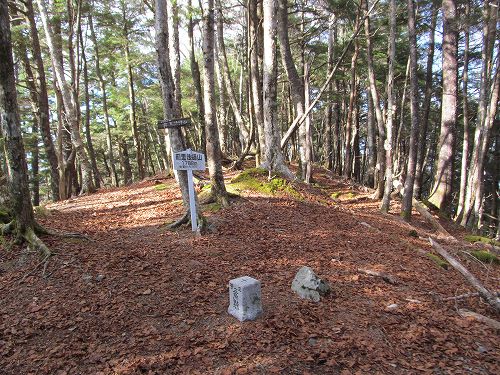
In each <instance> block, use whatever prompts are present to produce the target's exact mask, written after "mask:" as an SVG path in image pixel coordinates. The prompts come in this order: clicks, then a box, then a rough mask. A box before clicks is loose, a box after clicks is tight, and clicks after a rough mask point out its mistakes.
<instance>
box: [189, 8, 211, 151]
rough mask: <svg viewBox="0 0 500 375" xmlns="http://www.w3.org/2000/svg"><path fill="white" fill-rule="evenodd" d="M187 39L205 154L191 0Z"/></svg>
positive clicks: (201, 102)
mask: <svg viewBox="0 0 500 375" xmlns="http://www.w3.org/2000/svg"><path fill="white" fill-rule="evenodd" d="M188 11H189V17H188V37H189V63H190V67H191V76H192V77H193V86H194V94H195V98H196V107H197V109H198V122H199V123H200V128H201V136H200V138H201V139H200V141H201V151H202V152H203V153H204V154H206V153H207V145H206V135H205V126H204V123H205V112H204V108H203V94H202V91H201V78H200V67H199V65H198V62H197V61H196V57H195V54H194V35H193V34H194V24H193V8H192V5H191V0H188Z"/></svg>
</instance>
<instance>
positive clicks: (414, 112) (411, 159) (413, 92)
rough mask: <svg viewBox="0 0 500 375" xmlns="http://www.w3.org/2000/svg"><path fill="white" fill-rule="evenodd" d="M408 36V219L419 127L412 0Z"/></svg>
mask: <svg viewBox="0 0 500 375" xmlns="http://www.w3.org/2000/svg"><path fill="white" fill-rule="evenodd" d="M408 37H409V44H410V101H411V134H410V149H409V152H408V165H407V169H406V179H405V190H404V195H403V202H402V207H401V216H402V217H403V219H404V220H406V221H410V219H411V207H412V198H413V184H414V181H415V169H416V165H417V160H416V159H417V138H418V128H419V123H420V119H419V108H418V76H417V64H418V60H417V34H416V28H415V6H414V3H413V0H408Z"/></svg>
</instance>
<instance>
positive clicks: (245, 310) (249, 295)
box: [227, 276, 262, 322]
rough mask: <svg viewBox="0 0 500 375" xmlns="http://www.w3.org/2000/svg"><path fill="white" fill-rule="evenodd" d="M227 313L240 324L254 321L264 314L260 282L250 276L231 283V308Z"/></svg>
mask: <svg viewBox="0 0 500 375" xmlns="http://www.w3.org/2000/svg"><path fill="white" fill-rule="evenodd" d="M227 312H228V313H229V314H231V315H232V316H234V317H235V318H236V319H238V320H239V321H240V322H243V321H245V320H254V319H256V318H257V317H258V316H260V315H261V314H262V299H261V294H260V281H259V280H255V279H254V278H253V277H250V276H243V277H238V278H237V279H233V280H231V281H229V308H228V309H227Z"/></svg>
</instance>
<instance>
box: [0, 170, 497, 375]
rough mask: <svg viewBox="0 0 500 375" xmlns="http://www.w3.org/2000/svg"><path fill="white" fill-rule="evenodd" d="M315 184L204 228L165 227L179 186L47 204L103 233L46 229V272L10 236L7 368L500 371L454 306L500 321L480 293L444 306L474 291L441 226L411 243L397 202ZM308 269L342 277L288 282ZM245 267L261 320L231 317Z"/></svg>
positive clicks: (243, 201)
mask: <svg viewBox="0 0 500 375" xmlns="http://www.w3.org/2000/svg"><path fill="white" fill-rule="evenodd" d="M317 179H318V180H317V184H316V185H315V186H313V187H309V188H305V187H298V190H300V192H301V194H302V197H303V198H302V199H295V198H292V197H289V196H282V195H276V196H264V195H261V194H257V193H251V192H243V193H242V195H243V197H242V198H238V199H235V200H234V202H233V203H232V205H231V206H230V207H229V208H227V209H223V210H220V211H216V212H207V215H208V216H209V217H210V222H211V232H210V233H208V234H205V235H203V236H202V237H195V236H193V234H192V233H191V232H190V228H182V229H180V230H178V231H174V232H172V231H169V230H167V229H166V228H165V227H164V226H162V224H164V223H166V222H169V221H172V220H174V219H175V218H177V217H179V215H180V214H181V213H182V207H181V205H180V201H179V200H180V194H179V191H178V189H177V187H176V185H175V183H174V182H173V180H162V182H164V183H166V184H167V188H166V189H164V190H158V189H156V188H155V181H154V180H151V181H143V182H141V183H138V184H135V185H132V186H130V187H127V188H120V189H107V190H101V191H100V192H98V193H97V194H93V195H90V196H83V197H79V198H76V199H71V200H68V201H65V202H61V203H57V204H50V205H48V206H47V210H46V211H45V212H43V210H42V211H41V212H40V213H39V215H38V216H39V217H38V218H39V221H40V222H41V223H42V224H43V225H45V226H46V227H48V228H50V229H53V230H60V231H65V232H79V233H81V234H84V235H86V236H88V238H89V239H90V241H88V240H85V239H81V238H66V237H53V236H46V237H44V238H43V240H44V241H45V242H46V243H47V244H48V245H49V246H50V248H51V249H52V250H53V251H54V252H55V253H56V255H55V256H54V257H52V258H51V259H50V260H49V262H48V263H47V264H46V265H45V264H43V263H40V257H39V256H38V255H37V254H34V253H31V252H29V250H28V249H26V248H25V247H20V246H17V245H12V244H11V243H10V242H9V241H10V239H8V238H3V242H2V250H1V251H0V373H2V374H35V373H38V374H140V373H148V374H176V373H179V374H181V373H182V374H184V373H186V374H246V373H248V374H254V373H256V374H273V373H276V374H373V373H381V374H414V373H433V374H447V373H450V374H457V373H471V374H498V373H500V362H499V360H500V339H499V335H498V332H495V331H494V330H492V329H491V328H489V327H488V326H486V325H484V324H482V323H479V322H476V321H472V320H467V319H464V318H461V317H460V316H459V315H458V314H457V312H456V310H457V308H468V309H471V310H474V311H476V312H479V313H482V314H484V315H487V316H489V317H492V318H495V319H499V318H500V317H499V316H498V315H495V313H494V311H493V310H492V309H491V308H490V307H488V306H487V305H486V304H485V303H484V302H482V301H481V300H480V299H479V298H478V297H470V298H465V299H460V300H456V301H453V300H449V301H443V298H446V297H452V296H454V295H459V294H463V293H467V292H471V291H472V289H471V287H470V286H469V285H468V284H467V283H466V282H465V281H464V279H463V278H462V276H460V275H459V274H458V273H457V272H456V271H455V270H454V269H448V270H444V269H442V268H439V267H438V266H437V265H436V264H435V263H434V262H433V261H432V260H431V259H429V258H428V257H427V256H426V255H425V253H423V252H422V251H419V250H424V251H425V252H429V251H432V249H431V247H430V245H429V243H428V241H427V236H428V235H429V234H433V233H432V229H431V228H430V226H428V225H427V224H425V223H424V222H423V221H420V218H419V217H418V215H417V214H416V215H415V219H414V221H413V223H412V225H413V226H414V227H415V228H416V229H417V232H418V235H419V238H415V237H412V236H411V235H409V232H410V230H411V229H412V227H410V226H409V225H408V224H405V223H404V222H402V221H401V220H400V219H399V216H398V212H399V206H398V203H394V206H393V209H392V211H391V214H390V215H382V214H381V213H380V212H379V211H378V202H375V201H371V200H368V199H359V200H357V201H356V200H353V199H352V198H353V197H355V198H358V197H360V196H364V195H365V196H366V195H367V194H366V193H365V192H363V191H362V189H360V188H358V187H356V186H351V185H349V184H348V183H347V182H346V181H343V180H340V179H338V178H334V177H332V176H330V175H328V174H327V173H325V172H320V173H319V174H317ZM337 191H341V192H343V193H344V194H343V195H340V196H335V199H332V198H331V197H330V195H331V194H332V193H334V192H337ZM344 198H346V199H344ZM209 208H210V207H209ZM212 208H213V207H212ZM442 223H443V225H445V226H446V228H447V229H448V230H449V231H450V232H451V233H453V234H454V235H455V236H457V237H458V238H463V235H464V233H463V232H462V231H461V230H459V229H457V228H456V227H453V226H452V225H450V224H449V223H448V224H447V223H445V222H443V221H442ZM367 224H368V225H367ZM441 243H442V244H443V245H444V246H445V247H446V248H447V249H448V250H450V251H451V252H452V253H453V254H456V255H458V256H459V257H460V259H461V260H462V261H463V262H464V264H465V265H466V266H467V267H468V268H469V269H470V270H471V271H472V272H473V273H474V274H475V275H476V276H477V277H478V278H479V279H480V280H481V281H482V282H483V283H484V285H485V286H487V287H489V288H490V289H492V290H498V289H500V288H499V280H500V267H499V266H495V265H482V264H479V263H478V262H476V261H474V260H473V259H472V258H471V257H470V256H468V255H467V254H466V253H465V252H463V250H467V249H468V248H470V247H471V245H468V244H466V243H465V242H463V241H461V242H460V243H459V244H451V243H446V242H441ZM302 265H308V266H310V267H312V268H313V269H314V270H315V271H316V273H317V274H318V275H319V276H320V277H323V278H324V279H326V280H327V281H328V282H329V283H330V284H331V286H332V289H333V293H332V294H331V295H329V296H327V297H326V298H324V299H323V300H322V301H321V302H320V303H318V304H315V303H313V302H309V301H305V300H301V299H299V298H298V297H297V296H296V295H294V293H293V292H292V291H291V289H290V285H291V282H292V279H293V277H294V275H295V273H296V272H297V270H298V269H299V267H300V266H302ZM359 268H365V269H372V270H377V271H383V272H385V273H388V274H390V275H391V276H393V277H394V278H396V279H397V281H398V283H397V284H396V285H392V284H389V283H386V282H384V280H382V279H381V278H377V277H372V276H369V275H366V274H364V273H360V272H359V271H358V269H359ZM243 275H249V276H253V277H255V278H257V279H259V280H261V282H262V293H263V296H262V297H263V307H264V314H263V316H262V317H261V318H260V319H258V320H257V321H254V322H245V323H240V322H238V321H237V320H235V319H234V318H233V317H231V316H229V315H228V314H227V306H228V290H227V284H228V281H229V280H230V279H232V278H235V277H239V276H243ZM391 304H397V308H395V309H390V308H388V306H389V305H391Z"/></svg>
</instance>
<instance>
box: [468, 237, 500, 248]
mask: <svg viewBox="0 0 500 375" xmlns="http://www.w3.org/2000/svg"><path fill="white" fill-rule="evenodd" d="M464 239H465V240H466V241H469V242H482V243H486V244H488V245H493V246H500V241H495V240H493V239H491V238H488V237H482V236H474V235H472V234H470V235H467V236H465V237H464Z"/></svg>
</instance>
